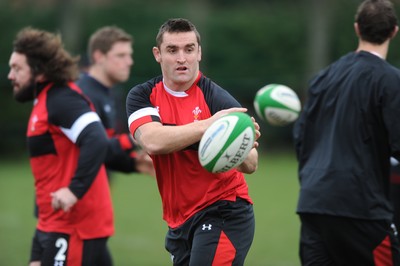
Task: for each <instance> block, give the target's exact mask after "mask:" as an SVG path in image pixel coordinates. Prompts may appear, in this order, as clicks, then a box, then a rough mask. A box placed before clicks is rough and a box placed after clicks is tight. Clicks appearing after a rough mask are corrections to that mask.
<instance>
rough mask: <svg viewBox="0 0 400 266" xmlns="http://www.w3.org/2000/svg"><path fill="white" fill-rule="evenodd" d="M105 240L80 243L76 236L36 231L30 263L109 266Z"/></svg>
mask: <svg viewBox="0 0 400 266" xmlns="http://www.w3.org/2000/svg"><path fill="white" fill-rule="evenodd" d="M107 240H108V238H96V239H90V240H83V241H82V240H80V239H79V238H78V237H77V236H76V235H68V234H62V233H47V232H43V231H40V230H38V229H36V231H35V235H34V237H33V240H32V248H31V258H30V261H31V262H33V261H40V262H41V266H54V265H62V266H68V265H70V266H71V265H82V266H93V265H96V266H111V265H112V259H111V255H110V253H109V251H108V248H107Z"/></svg>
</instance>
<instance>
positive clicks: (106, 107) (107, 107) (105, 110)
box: [103, 104, 111, 113]
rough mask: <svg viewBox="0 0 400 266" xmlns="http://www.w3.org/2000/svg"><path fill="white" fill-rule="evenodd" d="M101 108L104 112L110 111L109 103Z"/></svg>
mask: <svg viewBox="0 0 400 266" xmlns="http://www.w3.org/2000/svg"><path fill="white" fill-rule="evenodd" d="M103 109H104V112H106V113H109V112H111V106H110V105H109V104H106V105H104V107H103Z"/></svg>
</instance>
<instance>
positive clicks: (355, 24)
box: [354, 22, 360, 38]
mask: <svg viewBox="0 0 400 266" xmlns="http://www.w3.org/2000/svg"><path fill="white" fill-rule="evenodd" d="M354 31H355V32H356V35H357V37H358V38H360V29H359V28H358V23H357V22H354Z"/></svg>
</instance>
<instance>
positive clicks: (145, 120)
mask: <svg viewBox="0 0 400 266" xmlns="http://www.w3.org/2000/svg"><path fill="white" fill-rule="evenodd" d="M149 122H153V119H152V117H151V116H149V115H148V116H143V117H140V118H138V119H136V120H134V121H132V123H131V124H130V125H129V131H130V132H131V134H132V136H135V131H136V129H137V128H138V127H140V126H141V125H143V124H146V123H149Z"/></svg>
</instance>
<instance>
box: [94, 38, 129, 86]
mask: <svg viewBox="0 0 400 266" xmlns="http://www.w3.org/2000/svg"><path fill="white" fill-rule="evenodd" d="M132 54H133V49H132V43H131V42H116V43H114V44H113V46H112V47H111V49H110V50H109V51H108V52H107V53H106V54H101V55H100V56H99V60H98V62H97V63H98V64H101V65H102V69H103V71H102V72H103V73H104V75H105V78H106V79H107V80H108V81H109V83H110V84H109V85H112V86H113V85H115V84H117V83H121V82H125V81H127V80H128V78H129V75H130V70H131V67H132V65H133V59H132Z"/></svg>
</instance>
